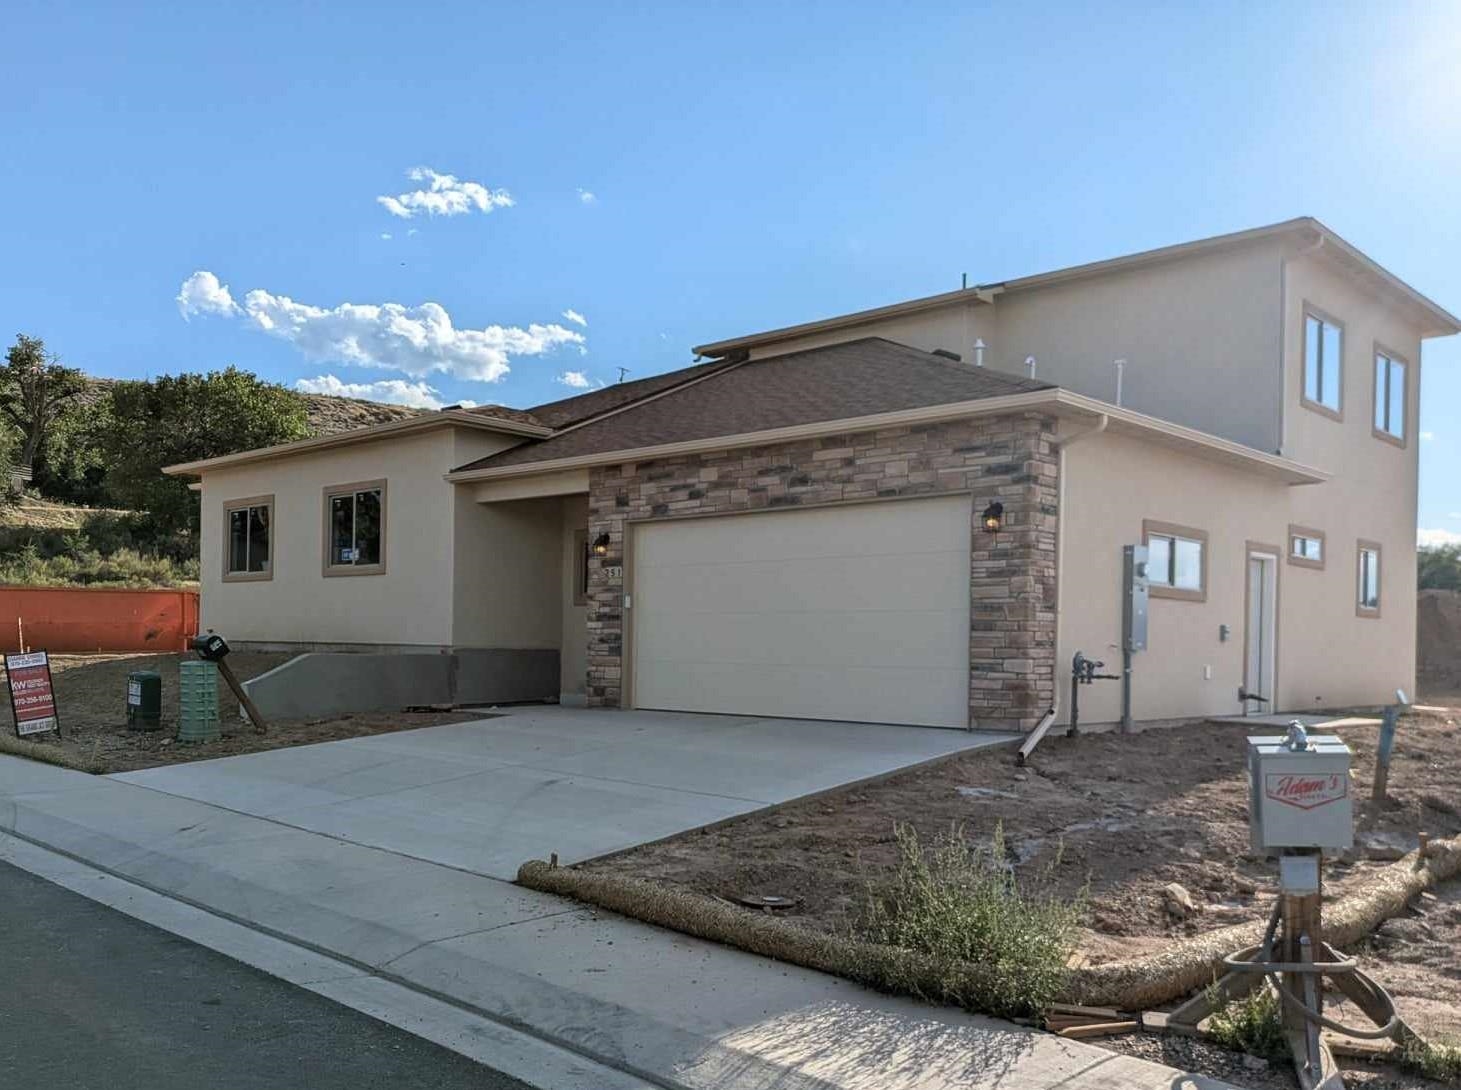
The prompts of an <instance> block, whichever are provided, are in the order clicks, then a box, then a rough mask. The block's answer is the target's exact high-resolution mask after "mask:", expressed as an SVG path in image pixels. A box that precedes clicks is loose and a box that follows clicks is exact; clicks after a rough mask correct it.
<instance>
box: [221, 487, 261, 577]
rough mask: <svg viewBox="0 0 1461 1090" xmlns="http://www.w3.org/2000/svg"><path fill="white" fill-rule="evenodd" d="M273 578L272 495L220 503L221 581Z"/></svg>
mask: <svg viewBox="0 0 1461 1090" xmlns="http://www.w3.org/2000/svg"><path fill="white" fill-rule="evenodd" d="M272 578H274V497H273V496H250V497H249V498H247V499H240V500H227V501H225V503H224V504H223V581H224V582H225V583H244V582H249V581H253V580H260V579H272Z"/></svg>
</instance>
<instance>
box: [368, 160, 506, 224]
mask: <svg viewBox="0 0 1461 1090" xmlns="http://www.w3.org/2000/svg"><path fill="white" fill-rule="evenodd" d="M406 177H408V178H410V179H411V181H413V182H425V183H426V188H425V189H413V190H411V191H410V192H409V193H398V194H397V195H396V196H394V197H390V196H385V197H377V198H376V203H378V204H380V205H381V206H382V207H383V208H384V209H385V210H386V211H387V212H389V213H390V214H391V215H393V216H399V217H400V218H401V219H406V220H408V219H410V218H412V217H413V216H416V215H419V214H420V213H422V212H424V213H426V214H427V215H428V216H460V215H464V214H465V213H468V212H470V211H472V209H474V208H475V209H476V210H477V211H478V212H491V211H492V210H493V209H494V208H511V207H512V206H513V204H515V203H516V202H515V201H513V199H512V194H511V193H509V192H508V191H507V190H505V189H488V188H487V187H486V186H485V185H482V184H481V183H480V182H464V181H462V180H460V179H459V178H457V177H456V175H454V174H439V173H437V172H436V171H434V170H432V169H431V168H430V167H412V168H411V169H410V170H408V171H407V172H406Z"/></svg>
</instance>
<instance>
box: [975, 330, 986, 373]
mask: <svg viewBox="0 0 1461 1090" xmlns="http://www.w3.org/2000/svg"><path fill="white" fill-rule="evenodd" d="M974 366H975V367H983V366H984V338H983V337H976V338H974Z"/></svg>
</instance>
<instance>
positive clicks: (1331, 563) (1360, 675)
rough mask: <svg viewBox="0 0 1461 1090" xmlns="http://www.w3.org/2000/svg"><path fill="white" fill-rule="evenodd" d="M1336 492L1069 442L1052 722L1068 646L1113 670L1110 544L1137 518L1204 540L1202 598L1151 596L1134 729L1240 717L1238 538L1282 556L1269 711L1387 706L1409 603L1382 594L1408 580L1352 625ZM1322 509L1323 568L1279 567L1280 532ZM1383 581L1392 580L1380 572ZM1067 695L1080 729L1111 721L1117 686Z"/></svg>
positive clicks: (1115, 576)
mask: <svg viewBox="0 0 1461 1090" xmlns="http://www.w3.org/2000/svg"><path fill="white" fill-rule="evenodd" d="M1350 492H1351V488H1350V486H1349V485H1347V484H1344V483H1340V484H1335V483H1329V484H1322V485H1303V486H1288V485H1284V484H1282V483H1278V482H1274V481H1270V480H1267V479H1264V478H1260V477H1256V476H1253V475H1251V474H1249V473H1246V472H1244V471H1241V470H1238V469H1234V468H1229V467H1226V466H1222V465H1217V464H1214V463H1212V462H1208V461H1206V460H1202V459H1198V458H1194V457H1191V456H1188V455H1184V454H1179V453H1176V452H1175V451H1172V450H1170V449H1167V448H1164V447H1157V446H1154V445H1152V444H1150V443H1148V442H1146V441H1144V440H1140V439H1136V438H1132V437H1128V436H1118V435H1114V434H1111V433H1107V434H1105V435H1099V436H1091V437H1088V438H1085V439H1082V440H1080V441H1078V442H1076V443H1075V444H1074V445H1072V446H1071V448H1070V449H1069V450H1068V451H1067V452H1066V456H1065V497H1064V506H1063V507H1062V510H1061V518H1060V533H1061V535H1062V538H1063V543H1062V548H1063V552H1064V563H1063V568H1062V573H1061V590H1060V594H1061V615H1060V636H1059V641H1058V658H1057V671H1058V675H1057V676H1058V680H1059V683H1060V685H1061V691H1060V699H1061V714H1060V717H1059V721H1060V722H1066V721H1067V718H1068V714H1069V707H1068V704H1069V685H1070V660H1071V657H1072V655H1073V654H1074V653H1075V652H1076V651H1077V650H1081V651H1084V652H1085V653H1086V654H1087V655H1088V656H1090V657H1093V658H1097V659H1102V660H1104V661H1105V662H1106V664H1107V666H1108V667H1109V668H1111V669H1110V672H1113V673H1119V672H1120V662H1121V653H1120V650H1119V643H1120V639H1121V547H1122V546H1123V545H1127V544H1137V543H1139V542H1140V541H1141V535H1142V520H1143V519H1153V520H1157V521H1162V522H1170V523H1178V524H1181V525H1185V526H1191V527H1194V528H1197V529H1200V530H1205V531H1206V532H1207V533H1208V535H1209V540H1208V556H1207V561H1208V594H1207V600H1206V601H1204V602H1192V601H1180V600H1174V599H1167V598H1157V597H1153V598H1152V600H1151V603H1150V613H1149V633H1148V638H1149V645H1148V650H1147V651H1145V652H1142V653H1139V654H1137V655H1135V656H1134V664H1133V666H1134V685H1133V702H1132V703H1133V715H1134V717H1135V718H1136V719H1138V720H1146V719H1167V718H1176V717H1184V716H1191V715H1200V714H1238V713H1239V712H1240V711H1241V706H1240V704H1239V702H1238V699H1237V692H1238V687H1239V685H1240V684H1241V683H1242V681H1243V668H1244V625H1245V605H1246V582H1245V580H1246V572H1247V550H1246V545H1247V543H1248V542H1249V541H1253V542H1258V543H1262V544H1267V545H1271V546H1273V547H1274V549H1276V550H1278V551H1279V553H1280V556H1281V557H1282V559H1281V560H1280V563H1279V565H1278V599H1279V605H1278V655H1277V679H1278V685H1277V698H1276V703H1277V705H1278V706H1277V709H1276V710H1279V711H1304V710H1311V709H1314V708H1325V707H1342V706H1345V705H1352V704H1360V705H1373V704H1380V703H1386V702H1388V701H1390V700H1391V699H1393V692H1394V689H1395V688H1396V687H1397V686H1404V687H1406V688H1407V689H1412V688H1413V680H1414V672H1415V668H1414V661H1415V653H1414V648H1415V642H1414V639H1415V637H1414V601H1413V599H1414V595H1413V594H1409V593H1405V592H1404V591H1400V590H1396V589H1394V587H1399V586H1405V587H1407V588H1408V587H1410V586H1413V585H1414V583H1413V578H1412V580H1411V581H1410V582H1409V583H1405V584H1401V583H1399V582H1397V583H1396V584H1394V586H1393V587H1390V589H1389V590H1388V591H1387V592H1386V593H1384V595H1383V600H1382V611H1381V617H1380V618H1379V619H1369V618H1361V617H1358V616H1356V612H1355V599H1356V579H1355V569H1354V564H1355V551H1354V550H1355V547H1356V545H1355V539H1356V536H1357V535H1358V529H1359V528H1358V527H1357V526H1356V525H1354V524H1352V523H1351V521H1350V520H1349V519H1348V517H1347V516H1341V515H1340V514H1339V513H1338V512H1337V511H1336V510H1335V509H1336V508H1340V507H1343V506H1344V505H1345V504H1346V503H1347V502H1348V497H1349V496H1350ZM1324 509H1328V510H1329V511H1330V514H1329V515H1327V516H1326V517H1325V518H1323V519H1322V520H1319V521H1318V522H1317V525H1318V527H1319V528H1323V529H1326V530H1327V532H1328V535H1329V536H1328V542H1327V545H1328V549H1329V558H1328V561H1327V564H1326V567H1325V568H1324V570H1323V571H1316V570H1313V569H1309V568H1303V567H1299V566H1296V565H1293V564H1290V563H1288V562H1287V559H1286V556H1285V550H1286V539H1287V531H1288V526H1289V524H1290V523H1301V524H1302V523H1303V522H1304V520H1305V518H1308V519H1309V524H1310V525H1315V524H1316V516H1315V512H1316V511H1318V510H1324ZM1400 532H1401V531H1399V530H1395V531H1393V533H1400ZM1387 563H1388V557H1387ZM1385 575H1386V579H1387V580H1388V579H1390V578H1392V577H1393V578H1394V579H1395V580H1397V581H1398V580H1400V579H1401V578H1402V577H1403V573H1397V572H1391V571H1389V570H1388V569H1387V571H1386V573H1385ZM1412 575H1413V573H1412ZM1387 586H1390V585H1389V584H1387ZM1223 624H1226V625H1229V626H1230V629H1231V635H1230V637H1229V639H1228V640H1227V641H1226V642H1223V641H1222V640H1221V639H1220V638H1219V626H1220V625H1223ZM1206 667H1210V668H1211V673H1212V677H1211V679H1208V678H1206V677H1205V668H1206ZM1080 696H1081V720H1082V722H1087V723H1095V722H1112V721H1115V720H1117V719H1119V718H1120V700H1121V686H1120V683H1119V682H1115V681H1100V682H1097V683H1095V684H1094V685H1091V686H1086V687H1082V689H1081V694H1080Z"/></svg>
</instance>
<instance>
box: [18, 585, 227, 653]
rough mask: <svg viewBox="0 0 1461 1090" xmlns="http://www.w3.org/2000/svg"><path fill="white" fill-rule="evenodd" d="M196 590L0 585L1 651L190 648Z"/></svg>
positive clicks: (194, 630)
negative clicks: (189, 641)
mask: <svg viewBox="0 0 1461 1090" xmlns="http://www.w3.org/2000/svg"><path fill="white" fill-rule="evenodd" d="M197 632H198V592H197V591H196V590H173V589H169V590H132V589H129V588H113V587H16V586H0V650H5V651H19V650H24V649H30V648H34V649H35V650H37V651H158V652H171V651H186V650H187V649H188V640H190V639H191V638H192V637H193V636H195V635H197Z"/></svg>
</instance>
